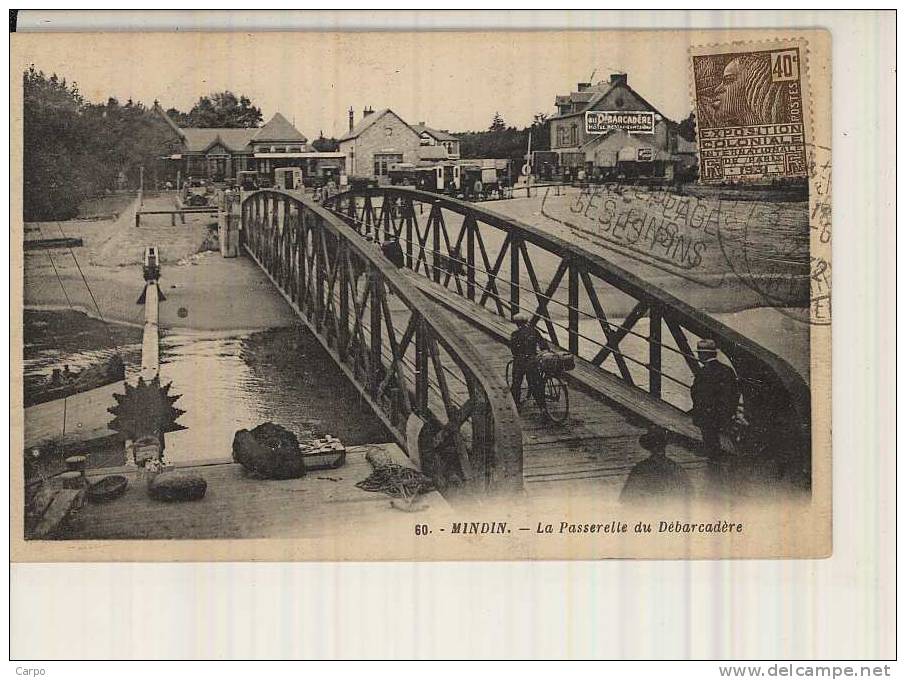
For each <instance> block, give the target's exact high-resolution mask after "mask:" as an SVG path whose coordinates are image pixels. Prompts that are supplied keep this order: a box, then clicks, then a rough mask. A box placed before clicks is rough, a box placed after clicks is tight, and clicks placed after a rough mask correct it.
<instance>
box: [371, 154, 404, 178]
mask: <svg viewBox="0 0 906 680" xmlns="http://www.w3.org/2000/svg"><path fill="white" fill-rule="evenodd" d="M402 162H403V154H401V153H376V154H374V176H375V177H386V176H387V175H389V174H390V166H391V165H393V164H394V163H402Z"/></svg>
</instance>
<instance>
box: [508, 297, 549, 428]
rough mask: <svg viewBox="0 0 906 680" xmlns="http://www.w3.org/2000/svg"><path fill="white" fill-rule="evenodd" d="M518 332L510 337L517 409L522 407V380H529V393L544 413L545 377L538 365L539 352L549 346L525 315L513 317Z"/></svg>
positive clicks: (514, 399)
mask: <svg viewBox="0 0 906 680" xmlns="http://www.w3.org/2000/svg"><path fill="white" fill-rule="evenodd" d="M513 322H514V323H515V324H516V330H515V331H513V333H512V335H510V351H511V352H512V353H513V384H512V385H511V386H510V390H511V391H512V393H513V401H515V402H516V407H517V408H518V407H519V406H520V405H521V401H522V399H521V397H522V380H523V378H528V386H529V392H530V393H531V395H532V397H534V399H535V403H536V404H538V408H540V409H541V410H542V411H544V376H543V375H542V373H541V367H540V366H539V363H538V352H540V351H541V350H542V349H547V348H548V344H547V342H546V341H545V340H544V338H542V337H541V333H539V332H538V329H536V328H535V327H534V326H532V325H531V324H529V319H528V317H527V316H526V315H525V314H517V315H516V316H514V317H513Z"/></svg>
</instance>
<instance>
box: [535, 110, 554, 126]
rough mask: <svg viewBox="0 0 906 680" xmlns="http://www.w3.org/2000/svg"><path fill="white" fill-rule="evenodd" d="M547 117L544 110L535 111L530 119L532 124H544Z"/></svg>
mask: <svg viewBox="0 0 906 680" xmlns="http://www.w3.org/2000/svg"><path fill="white" fill-rule="evenodd" d="M548 118H550V115H549V114H547V113H544V112H541V113H536V114H535V116H534V118H533V120H532V124H533V125H544V124H545V123H546V122H547V119H548Z"/></svg>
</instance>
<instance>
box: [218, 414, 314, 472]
mask: <svg viewBox="0 0 906 680" xmlns="http://www.w3.org/2000/svg"><path fill="white" fill-rule="evenodd" d="M233 460H235V461H236V462H237V463H239V464H240V465H242V467H244V468H245V469H246V470H248V471H249V472H252V473H254V474H256V475H260V476H261V477H264V478H266V479H294V478H296V477H302V476H303V475H304V474H305V460H304V458H303V457H302V451H301V449H300V448H299V440H298V439H296V435H294V434H293V433H292V432H290V431H289V430H287V429H286V428H285V427H281V426H280V425H276V424H274V423H270V422H268V423H262V424H261V425H259V426H258V427H256V428H255V429H253V430H251V431H250V430H239V431H238V432H237V433H236V435H235V436H234V437H233Z"/></svg>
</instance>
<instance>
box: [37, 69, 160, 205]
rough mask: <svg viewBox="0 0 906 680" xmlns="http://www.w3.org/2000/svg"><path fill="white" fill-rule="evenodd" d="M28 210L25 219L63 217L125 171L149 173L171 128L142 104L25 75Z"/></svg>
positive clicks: (132, 177) (134, 182) (134, 175)
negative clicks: (90, 97)
mask: <svg viewBox="0 0 906 680" xmlns="http://www.w3.org/2000/svg"><path fill="white" fill-rule="evenodd" d="M22 77H23V95H24V96H23V119H24V130H23V133H24V134H23V142H24V148H23V151H24V154H23V155H24V157H23V213H24V218H25V219H26V220H27V221H39V220H65V219H70V218H72V217H74V216H75V215H76V214H77V213H78V209H79V206H80V205H81V204H82V202H84V201H85V199H87V198H91V197H93V196H97V195H99V194H101V193H103V192H104V191H106V190H113V189H116V188H117V186H118V182H117V180H118V178H119V177H120V175H121V174H122V175H123V176H125V178H126V183H127V186H129V187H133V188H134V187H137V186H138V181H139V174H140V168H142V167H144V168H145V169H146V171H148V172H147V174H146V178H148V177H149V176H150V175H151V174H153V169H154V168H155V167H156V164H157V163H158V162H159V161H158V159H159V156H160V154H161V149H162V148H165V147H166V145H167V143H168V141H169V140H170V139H171V138H173V137H174V133H173V131H172V130H171V129H170V128H169V126H167V125H166V123H164V121H162V120H161V119H160V118H159V117H158V116H157V115H156V114H155V113H153V112H152V111H151V110H150V109H148V108H147V107H145V106H144V105H143V104H142V103H141V102H134V101H132V100H131V99H130V100H128V101H127V102H126V103H125V104H120V102H119V101H117V100H116V99H115V98H113V97H111V98H109V99H107V101H106V102H105V103H103V104H92V103H90V102H88V101H86V100H85V99H84V98H83V97H82V95H81V94H80V93H79V90H78V86H77V85H75V84H72V85H69V84H67V83H66V80H65V78H64V79H61V78H59V77H58V76H57V75H56V74H54V75H52V76H50V77H48V76H46V75H45V74H44V73H43V72H42V71H39V70H37V69H36V68H35V67H34V66H30V67H29V68H28V69H26V70H25V72H24V73H23V76H22Z"/></svg>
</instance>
